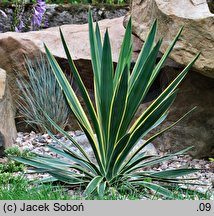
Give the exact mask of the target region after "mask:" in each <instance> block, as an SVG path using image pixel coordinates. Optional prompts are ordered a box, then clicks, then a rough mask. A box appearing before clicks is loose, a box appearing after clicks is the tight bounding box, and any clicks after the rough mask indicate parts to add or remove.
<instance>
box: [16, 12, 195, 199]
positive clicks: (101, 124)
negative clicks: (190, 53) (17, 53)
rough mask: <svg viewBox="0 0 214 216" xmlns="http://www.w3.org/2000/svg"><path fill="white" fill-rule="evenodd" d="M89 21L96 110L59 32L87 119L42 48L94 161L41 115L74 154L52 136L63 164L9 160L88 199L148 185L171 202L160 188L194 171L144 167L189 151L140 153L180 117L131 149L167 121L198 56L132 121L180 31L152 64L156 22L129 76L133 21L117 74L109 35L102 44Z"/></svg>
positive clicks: (155, 52) (166, 191)
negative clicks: (78, 190)
mask: <svg viewBox="0 0 214 216" xmlns="http://www.w3.org/2000/svg"><path fill="white" fill-rule="evenodd" d="M88 22H89V38H90V47H91V61H92V67H93V76H94V96H95V106H93V103H92V101H91V99H90V97H89V94H88V92H87V90H86V88H85V86H84V84H83V81H82V79H81V77H80V75H79V73H78V71H77V69H76V67H75V65H74V62H73V60H72V57H71V55H70V52H69V49H68V47H67V45H66V41H65V38H64V36H63V33H62V31H61V30H60V34H61V40H62V43H63V46H64V50H65V53H66V55H67V59H68V62H69V65H70V68H71V71H72V73H73V75H74V78H75V81H76V82H77V84H78V87H79V90H80V92H81V95H82V98H83V99H84V102H85V105H86V108H87V110H88V113H89V117H87V116H86V113H85V112H84V110H83V107H82V106H81V104H80V102H79V100H78V98H77V96H76V95H75V92H74V90H73V89H72V87H71V86H70V84H69V82H68V80H67V79H66V77H65V75H64V73H63V71H62V70H61V68H60V66H59V65H58V63H57V61H56V60H55V58H54V57H53V55H52V54H51V52H50V51H49V49H48V48H47V47H46V46H45V49H46V54H47V57H48V60H49V63H50V65H51V67H52V70H53V73H54V74H55V77H56V79H57V81H58V83H59V85H60V86H61V88H62V89H63V91H64V94H65V96H66V98H67V101H68V103H69V105H70V108H71V110H72V112H73V113H74V115H75V117H76V119H77V121H78V123H79V125H80V127H81V128H82V130H83V131H84V133H85V134H86V136H87V138H88V141H89V143H90V145H91V148H92V150H93V153H94V156H95V159H96V162H93V161H92V159H91V158H89V157H88V155H87V152H85V150H84V146H80V145H79V144H78V143H77V142H76V141H75V140H74V139H73V138H72V137H71V136H69V134H68V133H67V132H66V131H64V130H62V129H61V128H60V127H59V126H58V125H57V124H56V123H55V122H54V121H53V120H52V119H51V118H50V117H49V116H48V114H46V117H47V118H48V119H49V121H50V122H51V123H52V124H53V125H54V127H55V128H56V129H57V130H58V131H59V132H60V133H62V134H63V135H64V136H65V137H67V138H68V139H69V140H70V141H71V142H72V143H73V145H74V146H75V147H76V148H77V151H72V150H71V149H70V148H68V147H67V146H66V145H65V144H63V143H61V142H59V141H58V140H57V139H56V138H55V136H53V135H52V134H51V133H49V134H50V136H51V137H52V138H53V139H54V140H55V141H57V142H58V143H59V145H60V148H56V147H53V146H51V145H49V146H48V147H49V149H50V150H51V151H53V152H55V153H57V154H58V155H61V156H63V157H64V158H65V160H59V159H53V158H51V157H48V156H42V155H38V157H35V158H13V159H15V160H18V161H20V162H23V163H25V164H28V165H31V166H33V167H34V168H35V171H36V172H47V173H49V174H50V175H51V176H52V177H51V178H49V179H46V180H45V181H61V182H64V183H66V184H70V185H71V186H81V187H82V188H85V194H86V195H90V194H93V193H98V194H99V195H100V196H102V195H104V194H105V192H107V191H108V189H109V188H111V189H112V188H113V189H114V190H116V191H120V190H134V189H141V188H147V189H151V190H155V191H156V192H157V193H160V194H162V195H165V196H168V197H173V194H172V192H171V190H170V189H168V188H167V187H166V186H165V185H166V184H165V183H172V184H179V183H184V181H183V180H181V179H179V178H177V177H180V176H183V175H186V174H190V173H192V172H195V171H196V169H175V170H167V171H159V172H155V171H146V169H144V168H148V167H150V166H152V165H155V164H158V163H160V162H163V161H166V160H170V159H173V157H174V156H176V155H180V154H183V153H184V152H185V151H186V150H187V149H186V150H183V151H180V152H178V153H175V154H170V155H166V156H162V157H159V156H156V157H155V156H151V155H150V156H148V155H146V154H145V152H142V151H141V150H142V149H143V148H144V147H145V146H146V145H147V144H148V143H150V142H151V141H153V140H154V139H155V138H156V137H158V136H160V135H161V134H162V133H164V132H165V131H167V130H169V129H170V128H171V127H173V126H174V125H175V124H177V123H178V122H179V121H180V120H181V119H182V118H183V117H184V116H183V117H182V118H181V119H179V120H178V121H177V122H175V123H174V124H172V125H171V126H169V127H167V128H166V129H164V130H161V131H159V132H158V133H157V134H155V135H153V136H152V137H150V138H149V139H147V140H146V141H145V143H144V144H142V145H141V146H140V147H138V148H137V149H135V150H134V149H133V148H134V147H135V146H136V144H137V143H138V141H139V140H140V139H141V138H142V137H145V135H147V134H148V133H149V132H150V131H151V130H152V129H154V128H155V127H157V126H158V125H159V124H160V123H161V122H163V121H164V119H165V118H166V117H167V114H168V111H169V108H170V106H171V104H172V103H173V101H174V100H175V98H176V95H177V92H178V90H177V86H178V84H179V83H180V82H181V81H182V80H183V78H184V77H185V76H186V74H187V72H188V71H189V69H190V68H191V66H192V65H193V64H194V62H195V61H196V59H197V58H198V56H199V55H197V56H196V57H195V58H194V59H193V61H192V62H191V63H190V64H189V65H188V66H187V67H186V68H185V69H184V70H183V71H182V72H181V73H180V74H179V75H178V76H177V77H176V78H175V79H174V80H173V81H172V82H171V84H170V85H169V86H168V87H167V88H166V89H165V90H164V91H163V92H162V94H161V95H160V96H159V97H158V98H157V99H156V100H155V101H154V102H153V103H152V104H151V105H150V106H149V107H148V108H147V109H146V110H145V111H144V112H143V113H142V114H141V115H140V117H139V118H138V119H137V120H136V121H135V123H134V124H131V122H132V120H133V118H134V115H135V113H136V111H137V109H138V107H139V105H140V104H141V102H142V101H143V99H144V98H145V96H146V94H147V92H148V91H149V88H150V87H151V85H152V83H153V82H154V80H155V78H156V77H157V75H158V73H159V71H160V69H161V67H162V65H163V64H164V62H165V60H166V59H167V57H168V55H169V53H170V52H171V50H172V49H173V47H174V45H175V43H176V41H177V40H178V38H179V36H180V34H181V31H182V29H181V30H180V31H179V32H178V34H177V35H176V37H175V39H174V40H173V42H172V44H171V45H170V46H169V48H168V49H167V50H166V52H165V54H164V55H163V57H162V58H161V60H160V61H159V62H158V63H157V64H156V59H157V55H158V51H159V48H160V46H161V43H162V39H159V40H158V41H157V42H156V43H155V34H156V29H157V21H155V22H154V23H153V25H152V27H151V30H150V32H149V34H148V37H147V39H146V41H145V43H144V46H143V49H142V51H141V52H140V54H139V57H138V60H137V62H136V64H135V66H134V69H133V71H132V73H130V62H131V56H132V40H131V33H132V30H131V19H130V20H129V22H128V24H127V28H126V32H125V36H124V40H123V43H122V47H121V51H120V56H119V60H118V64H117V67H116V69H115V71H114V69H113V62H112V53H111V45H110V40H109V34H108V30H106V32H105V36H104V41H103V43H102V40H101V34H100V29H99V25H98V24H96V28H95V30H94V26H93V20H92V14H91V12H89V17H88ZM89 120H90V121H89ZM90 122H91V123H90ZM186 180H191V179H186ZM190 182H191V181H189V182H188V183H190ZM161 183H164V184H161Z"/></svg>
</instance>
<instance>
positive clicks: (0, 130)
mask: <svg viewBox="0 0 214 216" xmlns="http://www.w3.org/2000/svg"><path fill="white" fill-rule="evenodd" d="M14 117H15V116H14V110H13V106H12V99H11V95H10V91H9V88H8V83H7V77H6V72H5V71H4V70H2V69H0V147H1V150H3V148H7V147H9V146H11V145H12V143H13V141H14V140H15V138H16V127H15V121H14ZM2 147H3V148H2Z"/></svg>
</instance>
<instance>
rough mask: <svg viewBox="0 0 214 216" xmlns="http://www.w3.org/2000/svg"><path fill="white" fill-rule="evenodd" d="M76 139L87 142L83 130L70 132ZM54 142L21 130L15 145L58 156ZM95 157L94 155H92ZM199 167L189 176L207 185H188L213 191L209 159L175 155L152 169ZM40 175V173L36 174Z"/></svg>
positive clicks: (213, 168) (212, 165) (213, 173)
mask: <svg viewBox="0 0 214 216" xmlns="http://www.w3.org/2000/svg"><path fill="white" fill-rule="evenodd" d="M68 133H69V134H70V135H71V136H73V138H74V139H76V140H78V141H79V142H80V143H82V144H84V142H86V141H85V140H84V139H85V137H84V136H83V133H82V132H81V131H71V132H68ZM57 138H58V139H59V140H60V141H62V142H64V143H66V144H67V145H68V146H70V147H71V148H74V147H72V144H71V142H70V141H69V140H67V139H66V138H65V137H63V136H60V135H58V136H57ZM50 143H52V144H53V145H57V143H56V142H55V141H53V140H52V139H51V138H50V136H49V135H48V134H36V133H34V132H31V133H23V132H19V133H18V137H17V139H16V141H15V145H17V146H19V147H20V148H21V149H29V150H30V151H32V152H36V153H39V154H47V155H51V156H53V157H58V156H57V155H56V154H54V153H52V152H50V151H49V148H48V147H46V144H50ZM85 150H86V151H87V152H88V153H89V155H90V154H91V149H90V146H89V145H87V144H85ZM157 152H158V153H157V154H158V155H160V156H162V155H164V154H165V153H163V152H160V151H158V150H157ZM91 156H92V157H93V155H91ZM187 167H189V168H198V169H201V170H200V171H199V172H197V173H194V174H191V175H189V176H188V177H196V178H198V179H197V180H194V182H195V183H198V184H206V186H200V185H194V186H192V185H191V186H188V188H189V189H195V190H197V191H199V192H202V193H205V192H206V191H207V190H209V191H212V190H213V187H214V163H213V162H209V161H207V160H201V159H193V158H191V156H189V155H184V156H178V157H175V158H174V160H171V161H167V162H163V163H161V164H159V165H156V166H154V167H152V170H156V171H161V170H166V169H175V168H187ZM27 176H28V178H31V179H32V178H35V175H27ZM45 176H47V175H41V174H40V175H39V177H45ZM36 177H38V175H36Z"/></svg>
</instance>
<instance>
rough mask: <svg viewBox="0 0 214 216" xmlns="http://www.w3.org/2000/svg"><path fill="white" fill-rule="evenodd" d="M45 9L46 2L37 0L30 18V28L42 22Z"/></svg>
mask: <svg viewBox="0 0 214 216" xmlns="http://www.w3.org/2000/svg"><path fill="white" fill-rule="evenodd" d="M45 11H46V4H45V1H43V0H37V1H36V6H35V7H34V8H33V16H32V20H31V28H32V30H33V29H35V28H36V27H39V26H40V25H41V23H42V17H43V15H44V13H45Z"/></svg>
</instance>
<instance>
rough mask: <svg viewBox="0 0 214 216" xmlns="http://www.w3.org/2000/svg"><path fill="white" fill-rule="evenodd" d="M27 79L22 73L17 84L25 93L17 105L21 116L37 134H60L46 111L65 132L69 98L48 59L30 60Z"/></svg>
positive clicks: (38, 57)
mask: <svg viewBox="0 0 214 216" xmlns="http://www.w3.org/2000/svg"><path fill="white" fill-rule="evenodd" d="M25 62H26V67H25V68H26V72H27V75H28V76H27V78H24V77H23V76H21V74H20V73H18V77H19V78H18V79H17V84H18V87H19V89H20V91H21V94H19V97H18V100H17V104H18V109H19V113H20V115H19V117H21V118H22V119H24V121H25V122H26V123H27V124H29V125H30V126H31V127H32V128H33V129H34V131H36V132H43V133H45V132H46V128H48V130H49V131H51V133H54V134H56V133H57V132H58V131H57V130H56V128H55V127H54V126H53V125H52V124H51V122H50V121H49V120H48V119H47V118H46V116H45V115H44V112H45V113H47V114H48V115H49V116H50V118H52V119H53V120H54V121H55V122H56V123H57V125H58V126H59V127H60V128H62V129H64V128H65V127H66V125H67V123H68V118H69V114H70V110H69V106H68V103H67V101H66V98H65V96H64V94H63V92H62V90H61V88H60V86H59V84H58V83H57V81H56V78H55V76H54V74H53V72H52V69H51V67H50V65H49V64H48V61H47V59H46V58H45V57H44V56H42V55H40V56H37V57H35V59H34V60H30V59H27V58H26V61H25Z"/></svg>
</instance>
